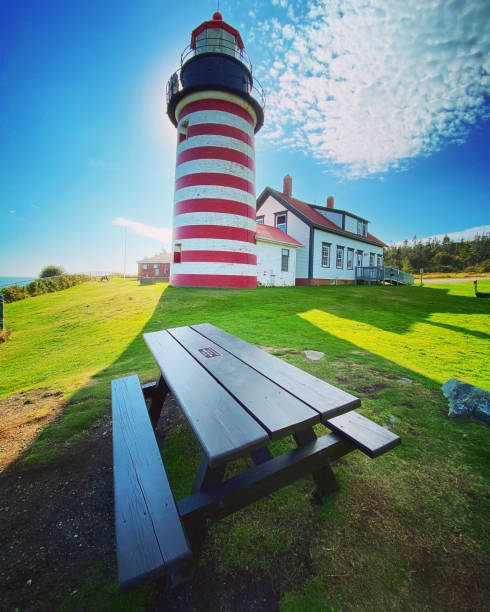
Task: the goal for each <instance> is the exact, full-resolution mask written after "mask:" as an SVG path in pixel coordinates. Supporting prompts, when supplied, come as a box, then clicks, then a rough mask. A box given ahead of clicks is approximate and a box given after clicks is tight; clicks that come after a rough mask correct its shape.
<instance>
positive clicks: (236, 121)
mask: <svg viewBox="0 0 490 612" xmlns="http://www.w3.org/2000/svg"><path fill="white" fill-rule="evenodd" d="M183 119H188V120H189V125H197V124H200V123H219V124H220V125H229V126H231V127H236V128H238V129H239V130H242V132H245V133H246V134H248V135H249V136H251V137H253V134H254V128H253V126H252V125H250V123H249V122H248V121H245V119H242V118H241V117H239V116H238V115H233V113H226V112H225V111H217V110H203V111H195V112H193V113H189V114H188V115H185V116H184V117H183Z"/></svg>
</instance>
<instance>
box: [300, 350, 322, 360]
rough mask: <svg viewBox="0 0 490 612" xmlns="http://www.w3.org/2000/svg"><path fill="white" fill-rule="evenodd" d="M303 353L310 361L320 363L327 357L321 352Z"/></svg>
mask: <svg viewBox="0 0 490 612" xmlns="http://www.w3.org/2000/svg"><path fill="white" fill-rule="evenodd" d="M303 353H304V354H305V357H306V359H308V361H320V359H323V358H324V357H325V353H322V352H321V351H309V350H306V351H303Z"/></svg>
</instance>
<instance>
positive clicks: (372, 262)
mask: <svg viewBox="0 0 490 612" xmlns="http://www.w3.org/2000/svg"><path fill="white" fill-rule="evenodd" d="M375 256H376V253H369V266H370V267H371V268H372V267H373V266H374V260H375Z"/></svg>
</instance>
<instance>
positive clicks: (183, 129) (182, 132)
mask: <svg viewBox="0 0 490 612" xmlns="http://www.w3.org/2000/svg"><path fill="white" fill-rule="evenodd" d="M188 131H189V120H188V119H186V120H185V121H182V123H181V125H180V128H179V143H181V142H183V141H184V140H187V132H188Z"/></svg>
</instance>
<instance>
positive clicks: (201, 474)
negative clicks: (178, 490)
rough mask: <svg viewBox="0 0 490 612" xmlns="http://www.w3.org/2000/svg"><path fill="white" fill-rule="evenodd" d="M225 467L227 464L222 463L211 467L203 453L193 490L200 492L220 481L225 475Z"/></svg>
mask: <svg viewBox="0 0 490 612" xmlns="http://www.w3.org/2000/svg"><path fill="white" fill-rule="evenodd" d="M225 469H226V465H220V466H218V467H216V468H212V467H210V466H209V462H208V459H207V457H206V456H205V455H204V454H203V456H202V458H201V463H200V465H199V469H198V470H197V476H196V479H195V481H194V484H193V486H192V492H193V493H198V492H199V491H204V490H205V489H206V488H207V487H209V486H211V485H214V484H218V483H220V482H221V481H222V480H223V476H224V475H225Z"/></svg>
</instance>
